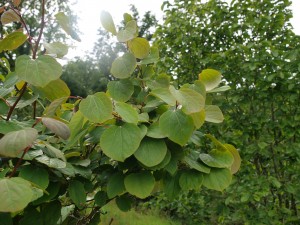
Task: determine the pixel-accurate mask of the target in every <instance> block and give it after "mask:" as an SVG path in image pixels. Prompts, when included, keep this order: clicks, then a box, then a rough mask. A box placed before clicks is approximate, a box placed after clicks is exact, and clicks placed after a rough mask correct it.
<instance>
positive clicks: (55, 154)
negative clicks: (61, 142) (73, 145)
mask: <svg viewBox="0 0 300 225" xmlns="http://www.w3.org/2000/svg"><path fill="white" fill-rule="evenodd" d="M45 146H46V148H47V150H44V151H45V152H46V154H47V155H48V156H49V157H51V158H58V159H61V160H62V161H66V158H65V155H64V153H63V152H62V151H61V150H59V149H57V148H55V147H53V146H51V145H49V144H45Z"/></svg>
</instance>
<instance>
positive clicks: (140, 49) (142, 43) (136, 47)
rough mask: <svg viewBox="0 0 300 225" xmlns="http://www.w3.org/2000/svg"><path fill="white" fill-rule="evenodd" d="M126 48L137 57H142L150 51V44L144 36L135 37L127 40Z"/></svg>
mask: <svg viewBox="0 0 300 225" xmlns="http://www.w3.org/2000/svg"><path fill="white" fill-rule="evenodd" d="M128 48H129V50H130V51H131V52H132V53H133V55H134V56H135V57H136V58H138V59H144V58H146V57H147V56H148V55H149V53H150V44H149V42H148V41H147V40H146V39H145V38H140V37H137V38H134V39H132V40H130V41H128Z"/></svg>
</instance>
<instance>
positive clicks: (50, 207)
mask: <svg viewBox="0 0 300 225" xmlns="http://www.w3.org/2000/svg"><path fill="white" fill-rule="evenodd" d="M41 208H42V209H41V213H42V215H41V216H42V219H43V225H54V224H57V222H58V220H59V219H60V217H61V208H62V207H61V203H60V202H59V201H58V200H56V201H52V202H49V203H46V204H44V205H43V207H41Z"/></svg>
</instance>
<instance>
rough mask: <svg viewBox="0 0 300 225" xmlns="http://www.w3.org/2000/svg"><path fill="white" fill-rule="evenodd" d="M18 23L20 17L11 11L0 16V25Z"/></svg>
mask: <svg viewBox="0 0 300 225" xmlns="http://www.w3.org/2000/svg"><path fill="white" fill-rule="evenodd" d="M19 21H20V17H19V16H18V15H17V14H16V13H15V12H14V11H13V10H12V9H9V10H7V11H5V12H4V13H3V14H2V15H1V23H2V24H3V25H5V24H8V23H12V22H19Z"/></svg>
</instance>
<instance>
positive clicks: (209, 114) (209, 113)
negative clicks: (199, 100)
mask: <svg viewBox="0 0 300 225" xmlns="http://www.w3.org/2000/svg"><path fill="white" fill-rule="evenodd" d="M223 120H224V116H223V113H222V111H221V110H220V108H219V107H218V106H216V105H206V106H205V121H207V122H211V123H222V122H223Z"/></svg>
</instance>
